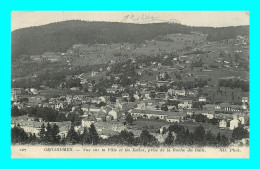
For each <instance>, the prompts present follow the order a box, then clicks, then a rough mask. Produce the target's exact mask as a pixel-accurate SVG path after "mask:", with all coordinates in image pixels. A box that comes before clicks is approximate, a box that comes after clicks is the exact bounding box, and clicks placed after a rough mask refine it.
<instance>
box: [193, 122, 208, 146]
mask: <svg viewBox="0 0 260 169" xmlns="http://www.w3.org/2000/svg"><path fill="white" fill-rule="evenodd" d="M194 137H195V141H196V142H197V143H202V142H203V140H204V137H205V129H204V127H203V126H202V125H199V126H197V127H195V129H194Z"/></svg>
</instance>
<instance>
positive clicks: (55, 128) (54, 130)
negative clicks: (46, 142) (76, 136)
mask: <svg viewBox="0 0 260 169" xmlns="http://www.w3.org/2000/svg"><path fill="white" fill-rule="evenodd" d="M59 133H60V129H59V126H58V125H57V124H56V123H54V125H53V127H52V131H51V136H52V140H53V143H59V142H60V136H59Z"/></svg>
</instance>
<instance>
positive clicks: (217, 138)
mask: <svg viewBox="0 0 260 169" xmlns="http://www.w3.org/2000/svg"><path fill="white" fill-rule="evenodd" d="M216 140H217V143H220V140H221V135H220V133H218V135H217V137H216Z"/></svg>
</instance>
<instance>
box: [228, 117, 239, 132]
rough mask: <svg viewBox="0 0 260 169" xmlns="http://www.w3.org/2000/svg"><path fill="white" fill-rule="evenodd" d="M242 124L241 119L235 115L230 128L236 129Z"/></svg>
mask: <svg viewBox="0 0 260 169" xmlns="http://www.w3.org/2000/svg"><path fill="white" fill-rule="evenodd" d="M239 124H240V121H239V120H238V119H237V117H236V116H234V119H233V120H231V121H230V127H229V129H230V130H234V129H235V128H237V127H238V126H239Z"/></svg>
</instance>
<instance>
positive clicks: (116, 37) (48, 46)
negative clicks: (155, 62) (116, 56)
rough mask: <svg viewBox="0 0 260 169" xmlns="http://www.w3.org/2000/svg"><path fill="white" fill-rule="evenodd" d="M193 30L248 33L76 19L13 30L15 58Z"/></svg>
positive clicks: (217, 36) (223, 35) (212, 35)
mask: <svg viewBox="0 0 260 169" xmlns="http://www.w3.org/2000/svg"><path fill="white" fill-rule="evenodd" d="M194 30H195V31H201V32H202V33H206V34H209V35H208V40H210V41H214V40H222V39H227V38H233V37H235V36H237V35H240V34H247V35H248V26H240V27H227V28H208V27H189V26H184V25H181V24H173V23H171V24H170V23H153V24H130V23H111V22H87V21H79V20H73V21H64V22H58V23H51V24H48V25H43V26H37V27H30V28H23V29H19V30H15V31H13V32H12V59H16V58H17V57H19V56H21V55H35V54H42V53H44V52H47V51H51V52H66V51H67V50H68V49H69V48H70V47H71V46H72V45H74V44H77V43H83V44H94V43H123V42H129V43H140V42H142V41H144V40H150V39H152V38H155V37H156V36H158V35H165V34H170V33H182V34H189V33H191V31H194Z"/></svg>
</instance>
